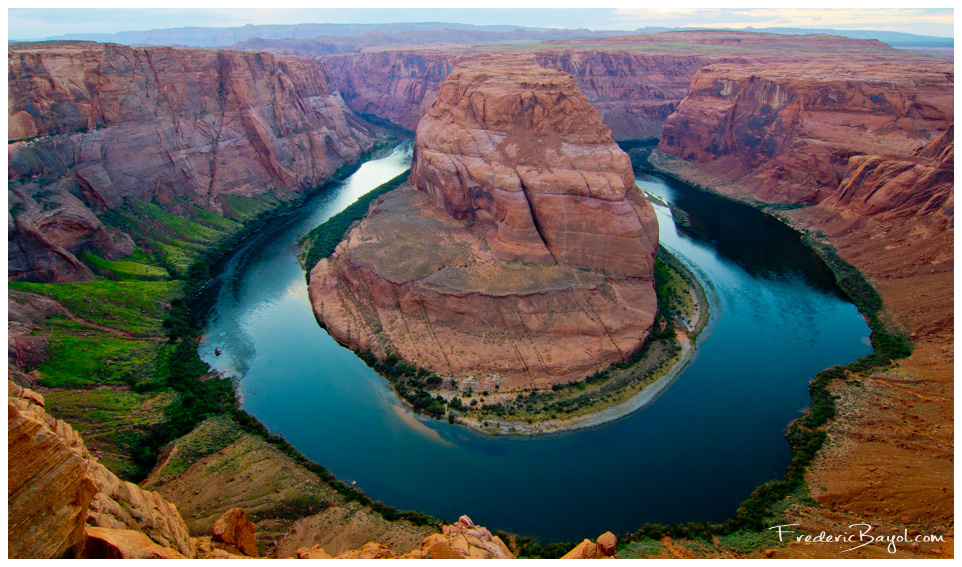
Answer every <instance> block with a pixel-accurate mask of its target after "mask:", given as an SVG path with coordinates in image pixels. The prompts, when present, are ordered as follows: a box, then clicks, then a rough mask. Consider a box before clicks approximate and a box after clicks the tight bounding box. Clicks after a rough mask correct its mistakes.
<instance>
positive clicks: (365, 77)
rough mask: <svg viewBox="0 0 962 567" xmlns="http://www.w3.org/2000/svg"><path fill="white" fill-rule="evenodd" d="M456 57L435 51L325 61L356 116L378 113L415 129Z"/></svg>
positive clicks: (357, 56)
mask: <svg viewBox="0 0 962 567" xmlns="http://www.w3.org/2000/svg"><path fill="white" fill-rule="evenodd" d="M457 60H458V56H457V55H456V54H451V53H446V52H443V51H434V50H427V49H425V50H418V51H380V52H376V53H356V54H352V55H333V56H330V57H324V58H323V61H324V62H325V64H326V65H327V66H328V68H329V69H330V70H331V76H332V78H333V80H334V81H335V82H336V83H337V88H338V90H339V91H340V93H341V95H342V96H343V97H344V101H345V102H346V103H347V105H348V106H350V107H351V109H353V110H354V111H356V112H363V113H366V114H375V115H377V116H379V117H381V118H386V119H388V120H390V121H392V122H394V123H395V124H399V125H401V126H403V127H405V128H407V129H408V130H414V129H415V128H417V126H418V121H419V120H421V117H422V116H424V115H425V114H426V113H427V111H428V110H430V109H431V105H432V104H434V101H435V99H436V98H437V96H438V89H439V88H440V85H441V82H442V81H444V79H445V78H446V77H447V76H448V73H450V72H451V69H453V68H454V65H455V64H456V63H457Z"/></svg>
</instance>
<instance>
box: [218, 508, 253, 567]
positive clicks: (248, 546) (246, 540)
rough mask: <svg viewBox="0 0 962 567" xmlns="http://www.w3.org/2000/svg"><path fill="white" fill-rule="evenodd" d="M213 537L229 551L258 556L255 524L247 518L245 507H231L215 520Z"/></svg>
mask: <svg viewBox="0 0 962 567" xmlns="http://www.w3.org/2000/svg"><path fill="white" fill-rule="evenodd" d="M211 537H212V538H213V540H214V541H215V542H218V543H222V544H225V546H226V547H225V549H226V550H227V551H231V552H234V551H239V552H240V553H243V554H244V555H246V556H248V557H257V538H256V537H255V536H254V524H252V523H250V522H249V521H248V520H247V514H246V513H245V512H244V509H243V508H231V509H230V510H228V511H226V512H224V514H223V515H222V516H221V517H220V518H219V519H218V520H217V521H216V522H214V529H213V531H212V532H211Z"/></svg>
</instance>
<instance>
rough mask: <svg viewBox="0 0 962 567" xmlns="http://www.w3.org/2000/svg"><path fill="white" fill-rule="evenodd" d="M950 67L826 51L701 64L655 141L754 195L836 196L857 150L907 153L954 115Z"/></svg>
mask: <svg viewBox="0 0 962 567" xmlns="http://www.w3.org/2000/svg"><path fill="white" fill-rule="evenodd" d="M953 92H954V89H953V80H952V66H951V64H946V63H942V62H939V61H938V60H933V61H928V62H926V61H924V60H923V61H912V60H907V61H897V60H895V59H894V58H893V59H892V60H884V59H882V60H877V59H866V58H859V57H853V58H850V59H849V58H844V59H843V58H841V57H838V56H835V57H830V56H826V57H821V58H817V59H811V60H806V59H802V61H800V62H795V63H787V62H785V63H780V64H778V63H773V64H769V65H765V66H759V65H755V64H749V63H744V64H739V63H726V64H716V65H712V66H709V67H707V68H705V69H702V70H700V71H699V72H698V73H697V74H696V75H695V77H694V79H693V80H692V83H691V87H690V89H689V92H688V96H687V97H686V98H685V100H683V101H682V102H681V104H680V105H679V106H678V110H677V111H676V112H675V114H673V115H672V116H671V117H669V119H668V122H667V124H666V125H665V130H664V134H663V135H662V139H661V143H660V145H659V149H660V150H662V151H664V152H666V153H668V154H671V155H674V156H677V157H680V158H683V159H685V160H687V161H692V162H697V163H699V164H703V165H702V166H701V168H702V169H703V170H704V171H710V172H712V173H713V174H715V175H717V176H718V177H719V178H721V179H722V180H724V181H727V182H734V183H736V184H737V185H739V186H740V187H741V188H743V189H745V190H747V191H748V192H749V193H750V194H751V196H752V197H754V198H756V199H759V200H761V201H766V202H774V203H815V202H819V201H821V200H823V199H825V198H828V197H830V196H831V195H833V194H834V193H835V191H836V188H837V187H838V186H839V183H840V182H841V181H842V180H843V179H844V178H845V177H846V176H847V175H848V174H849V171H850V170H851V168H852V165H854V164H851V165H850V162H849V158H852V157H853V156H857V155H862V154H868V155H887V156H906V157H907V156H911V155H912V154H913V152H914V151H915V150H916V149H918V148H919V147H920V146H922V145H924V144H926V143H928V142H929V141H931V140H933V139H934V138H936V137H938V136H939V135H940V134H941V133H942V132H943V131H945V129H946V127H948V125H949V123H950V122H951V121H952V112H953V110H952V104H953Z"/></svg>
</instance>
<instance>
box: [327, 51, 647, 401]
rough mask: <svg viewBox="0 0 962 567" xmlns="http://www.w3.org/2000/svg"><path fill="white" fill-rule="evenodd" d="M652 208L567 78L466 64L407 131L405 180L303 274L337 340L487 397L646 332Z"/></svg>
mask: <svg viewBox="0 0 962 567" xmlns="http://www.w3.org/2000/svg"><path fill="white" fill-rule="evenodd" d="M657 248H658V225H657V221H656V219H655V214H654V210H653V209H652V207H651V205H650V204H649V203H648V201H647V200H646V199H645V198H644V196H643V195H642V194H641V192H640V191H639V190H638V189H637V188H636V187H635V183H634V175H633V173H632V168H631V163H630V160H629V158H628V156H627V155H626V154H625V153H624V152H622V151H621V150H620V149H619V148H618V146H617V145H616V144H615V143H614V141H613V140H612V137H611V132H610V130H609V129H608V128H607V127H606V126H605V125H604V124H602V122H601V119H600V118H599V116H598V113H597V111H596V110H595V109H594V108H593V107H592V106H591V105H590V104H589V103H588V101H587V100H586V99H585V98H584V97H583V96H582V95H581V94H580V93H579V92H578V90H577V88H576V86H575V82H574V79H573V78H572V77H571V76H570V75H568V74H567V73H563V72H559V71H554V70H548V69H544V68H542V67H540V66H538V65H537V64H536V63H535V62H534V61H533V60H531V61H525V60H521V61H518V60H517V59H514V60H507V59H503V58H499V57H482V58H476V59H472V60H469V61H467V62H464V63H462V64H460V65H459V66H458V67H457V68H455V69H454V70H453V71H452V72H451V74H450V75H449V77H448V78H447V80H446V81H445V82H444V83H443V84H442V86H441V89H440V93H439V96H438V99H437V103H436V104H435V106H434V107H433V108H432V109H431V110H430V112H428V114H427V115H426V116H425V117H424V119H422V120H421V122H420V124H419V125H418V129H417V134H416V141H415V152H414V160H413V164H412V172H411V177H410V181H409V184H408V185H406V186H402V187H401V188H400V189H398V190H396V191H394V192H392V193H389V194H388V195H386V196H385V197H383V198H381V199H380V200H379V201H377V202H376V203H375V204H374V205H373V206H372V209H371V211H370V212H369V214H368V216H367V217H366V218H365V219H364V220H363V221H362V222H361V223H360V224H359V225H358V226H357V227H355V228H354V229H353V230H351V231H350V232H349V234H348V235H347V237H346V239H345V241H344V242H342V243H341V244H340V245H339V246H338V248H337V250H336V251H335V253H334V254H333V255H332V256H331V257H330V258H328V259H325V260H322V261H321V262H319V263H318V264H317V266H316V267H314V269H313V270H312V272H311V281H310V293H311V301H312V304H313V306H314V312H315V314H316V316H317V318H318V321H319V322H320V323H321V325H323V326H324V327H325V328H327V329H328V331H329V332H330V333H331V335H332V336H334V338H336V339H337V340H338V341H340V342H341V343H343V344H345V345H347V346H349V347H350V348H353V349H357V350H361V351H370V352H371V353H373V354H374V355H375V356H376V357H378V358H381V359H384V358H387V357H388V356H390V355H392V354H393V355H396V356H398V357H399V358H400V359H401V360H403V361H405V362H407V363H409V364H411V365H414V366H417V367H422V368H426V369H428V370H431V371H433V372H435V373H437V374H440V375H444V376H450V377H453V378H454V379H455V380H458V381H462V380H465V379H468V378H472V377H473V378H475V379H479V380H494V381H495V382H496V383H497V384H499V385H500V386H501V387H502V388H503V390H502V391H504V390H515V389H521V388H526V387H547V386H550V385H551V384H553V383H559V382H568V381H570V380H572V379H581V378H584V377H585V376H586V375H587V374H590V373H592V372H594V371H596V370H599V369H601V368H603V367H606V366H608V365H610V364H611V363H614V362H620V361H623V360H625V359H626V358H628V356H630V355H631V354H632V353H633V352H634V351H636V350H637V349H638V348H640V346H641V345H642V343H643V342H644V340H645V338H646V337H647V336H648V334H649V332H650V330H651V327H652V323H653V321H654V316H655V309H656V303H657V302H656V298H655V292H654V284H653V279H652V273H653V269H654V259H655V253H656V251H657Z"/></svg>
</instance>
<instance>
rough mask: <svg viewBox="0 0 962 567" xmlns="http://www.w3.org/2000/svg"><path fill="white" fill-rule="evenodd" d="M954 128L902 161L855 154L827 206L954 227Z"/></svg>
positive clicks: (858, 214) (862, 214)
mask: <svg viewBox="0 0 962 567" xmlns="http://www.w3.org/2000/svg"><path fill="white" fill-rule="evenodd" d="M954 132H955V125H954V124H953V125H950V126H949V128H948V130H946V131H945V132H944V133H943V134H942V135H941V136H939V137H938V138H936V139H935V140H933V141H932V142H931V143H929V144H927V145H926V146H924V147H922V148H919V149H918V150H916V152H915V153H914V154H913V155H912V156H906V157H902V158H897V157H892V156H881V155H865V156H853V157H852V158H851V159H849V163H848V165H849V170H850V172H849V174H848V175H847V176H846V177H845V179H843V180H842V182H841V183H840V184H839V186H838V190H837V191H836V193H835V194H834V195H832V196H831V197H829V198H828V199H826V200H825V203H824V205H825V206H826V207H829V208H832V209H836V210H840V211H842V212H843V213H844V214H845V215H847V216H849V217H869V216H872V217H876V218H878V219H879V220H886V219H893V218H901V219H915V218H918V219H920V220H924V221H928V222H933V221H934V222H939V223H940V224H942V225H943V226H944V227H946V228H953V227H954V225H955V211H954V202H955V199H954V196H953V189H954V185H955V135H954Z"/></svg>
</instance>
